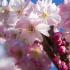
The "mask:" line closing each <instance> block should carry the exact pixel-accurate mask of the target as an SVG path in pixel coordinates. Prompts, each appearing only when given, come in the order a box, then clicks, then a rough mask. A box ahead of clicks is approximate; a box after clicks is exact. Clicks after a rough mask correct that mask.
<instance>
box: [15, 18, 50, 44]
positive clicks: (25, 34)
mask: <svg viewBox="0 0 70 70" xmlns="http://www.w3.org/2000/svg"><path fill="white" fill-rule="evenodd" d="M16 29H17V30H19V31H20V32H21V33H20V34H19V37H20V39H21V40H23V41H26V43H28V44H33V43H34V41H35V40H36V39H38V40H40V41H41V42H42V41H43V38H42V35H41V34H40V33H42V34H44V35H46V36H49V34H48V30H49V26H48V25H47V24H43V23H41V24H39V23H38V22H37V21H35V20H34V21H31V20H30V19H28V18H27V17H25V18H22V19H21V20H19V21H18V22H17V24H16Z"/></svg>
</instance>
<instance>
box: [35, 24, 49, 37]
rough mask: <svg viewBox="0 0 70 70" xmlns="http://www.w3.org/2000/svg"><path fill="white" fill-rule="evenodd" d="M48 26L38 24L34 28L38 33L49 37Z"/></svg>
mask: <svg viewBox="0 0 70 70" xmlns="http://www.w3.org/2000/svg"><path fill="white" fill-rule="evenodd" d="M49 29H50V28H49V25H47V24H38V25H37V26H36V30H37V31H39V32H40V33H42V34H44V35H45V36H49V33H48V30H49Z"/></svg>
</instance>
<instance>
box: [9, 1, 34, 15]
mask: <svg viewBox="0 0 70 70" xmlns="http://www.w3.org/2000/svg"><path fill="white" fill-rule="evenodd" d="M9 5H10V7H11V10H12V11H15V12H16V13H17V15H21V16H24V15H25V16H26V15H29V14H30V13H31V11H32V6H33V3H32V2H31V0H11V1H10V3H9Z"/></svg>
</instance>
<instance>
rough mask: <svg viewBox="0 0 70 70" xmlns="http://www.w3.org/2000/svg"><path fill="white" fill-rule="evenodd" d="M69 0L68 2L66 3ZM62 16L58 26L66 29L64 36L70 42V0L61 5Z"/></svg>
mask: <svg viewBox="0 0 70 70" xmlns="http://www.w3.org/2000/svg"><path fill="white" fill-rule="evenodd" d="M66 1H67V3H66ZM60 16H61V19H62V20H61V22H60V24H59V25H58V28H59V29H60V28H62V29H64V37H65V38H66V41H68V42H70V39H69V37H70V1H69V0H65V4H63V5H60Z"/></svg>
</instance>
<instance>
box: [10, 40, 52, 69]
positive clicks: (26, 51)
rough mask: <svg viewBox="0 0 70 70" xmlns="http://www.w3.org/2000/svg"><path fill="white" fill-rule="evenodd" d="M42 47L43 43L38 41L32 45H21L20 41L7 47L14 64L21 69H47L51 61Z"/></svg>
mask: <svg viewBox="0 0 70 70" xmlns="http://www.w3.org/2000/svg"><path fill="white" fill-rule="evenodd" d="M16 41H17V40H16ZM13 43H14V42H13ZM10 45H11V44H10ZM42 48H43V45H42V44H40V43H38V42H35V43H34V44H33V45H32V46H26V45H22V46H21V43H18V44H17V45H14V47H10V48H9V53H10V54H11V56H13V57H14V58H15V60H16V65H18V67H19V68H21V69H22V70H28V69H29V70H49V69H50V64H51V61H50V60H49V59H48V56H47V55H46V54H45V52H44V50H43V49H42ZM46 65H47V66H46Z"/></svg>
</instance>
